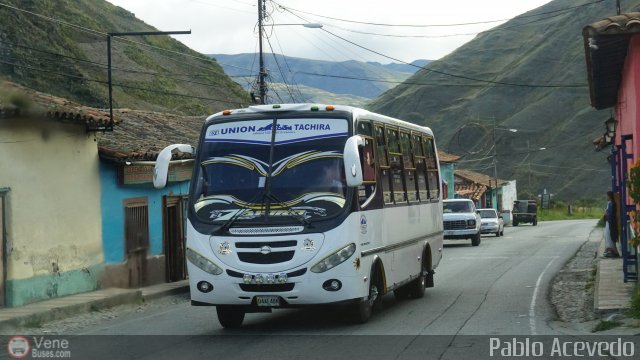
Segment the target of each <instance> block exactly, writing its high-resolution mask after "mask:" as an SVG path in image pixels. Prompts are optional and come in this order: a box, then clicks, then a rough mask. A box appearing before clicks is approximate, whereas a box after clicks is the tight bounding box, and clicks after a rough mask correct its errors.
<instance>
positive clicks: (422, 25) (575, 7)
mask: <svg viewBox="0 0 640 360" xmlns="http://www.w3.org/2000/svg"><path fill="white" fill-rule="evenodd" d="M603 1H605V0H597V1H594V2H590V3H585V4H581V5H576V6H571V7H568V8H564V9H560V10H552V11H546V12H541V13H537V14H529V15H518V16H515V17H513V18H510V19H497V20H485V21H477V22H467V23H458V24H413V25H412V24H388V23H374V22H367V21H357V20H348V19H341V18H335V17H330V16H324V15H319V14H314V13H311V12H307V11H302V10H297V9H294V8H291V7H288V6H283V5H281V4H279V3H278V2H276V1H273V0H272V2H273V3H275V4H276V5H277V6H279V7H280V8H282V9H284V10H287V11H290V12H292V11H293V12H299V13H303V14H307V15H312V16H317V17H320V18H325V19H330V20H336V21H342V22H348V23H353V24H363V25H373V26H386V27H417V28H423V27H452V26H466V25H480V24H490V23H496V22H501V21H508V20H515V19H524V18H529V17H535V16H541V15H547V14H552V13H557V12H566V11H569V10H573V9H577V8H580V7H583V6H589V5H594V4H598V3H601V2H603Z"/></svg>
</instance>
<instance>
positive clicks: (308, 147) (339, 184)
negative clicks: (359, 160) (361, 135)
mask: <svg viewBox="0 0 640 360" xmlns="http://www.w3.org/2000/svg"><path fill="white" fill-rule="evenodd" d="M274 124H275V126H276V130H275V137H274V138H273V142H272V129H273V126H274ZM347 130H348V126H347V121H346V120H345V119H323V118H318V119H315V118H314V119H308V118H304V119H299V118H298V119H279V120H277V121H276V122H274V120H273V119H264V120H245V121H241V122H226V123H214V124H212V125H210V126H208V127H207V129H206V131H207V133H206V134H205V138H204V140H203V143H202V144H201V148H200V151H199V156H198V160H197V161H198V167H197V168H196V176H195V177H194V179H195V181H196V183H195V186H194V188H193V189H194V192H193V193H192V199H193V206H194V209H195V211H196V215H197V216H198V218H199V219H201V220H202V221H210V222H218V221H223V222H224V221H228V220H229V219H234V220H235V221H240V222H241V221H250V222H252V223H262V222H264V221H265V220H266V219H269V221H270V222H276V223H291V220H292V217H298V218H304V219H305V220H308V221H314V220H319V219H324V218H329V217H333V216H335V215H337V214H338V213H339V212H341V211H342V210H343V209H344V207H345V205H346V200H345V199H346V184H345V176H344V165H343V160H342V151H343V149H344V144H345V142H346V139H347ZM271 154H273V157H271V156H272V155H271Z"/></svg>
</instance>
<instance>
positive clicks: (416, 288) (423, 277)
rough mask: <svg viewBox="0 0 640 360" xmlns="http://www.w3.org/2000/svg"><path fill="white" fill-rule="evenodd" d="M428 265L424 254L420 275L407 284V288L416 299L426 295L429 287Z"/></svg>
mask: <svg viewBox="0 0 640 360" xmlns="http://www.w3.org/2000/svg"><path fill="white" fill-rule="evenodd" d="M428 271H429V269H427V266H426V264H425V261H424V256H423V257H422V264H421V265H420V275H418V278H416V279H415V280H413V281H411V282H410V283H409V284H408V285H407V290H409V295H411V297H412V298H414V299H420V298H423V297H424V293H425V288H426V287H427V272H428Z"/></svg>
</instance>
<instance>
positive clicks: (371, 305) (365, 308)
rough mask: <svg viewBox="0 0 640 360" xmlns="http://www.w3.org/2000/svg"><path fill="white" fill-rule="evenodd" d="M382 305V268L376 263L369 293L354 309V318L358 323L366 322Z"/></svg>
mask: <svg viewBox="0 0 640 360" xmlns="http://www.w3.org/2000/svg"><path fill="white" fill-rule="evenodd" d="M381 307H382V276H380V268H379V266H378V265H377V264H374V265H373V267H372V268H371V275H370V276H369V295H368V296H367V298H366V299H362V300H359V301H358V302H357V303H356V304H355V307H354V309H353V315H354V320H355V322H356V323H358V324H365V323H367V322H368V321H369V319H370V318H371V315H372V314H373V311H374V310H379V309H380V308H381Z"/></svg>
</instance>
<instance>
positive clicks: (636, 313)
mask: <svg viewBox="0 0 640 360" xmlns="http://www.w3.org/2000/svg"><path fill="white" fill-rule="evenodd" d="M628 311H629V312H628V315H629V316H631V317H632V318H634V319H640V285H637V286H636V288H635V290H634V291H633V295H632V296H631V305H630V306H629V310H628Z"/></svg>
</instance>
